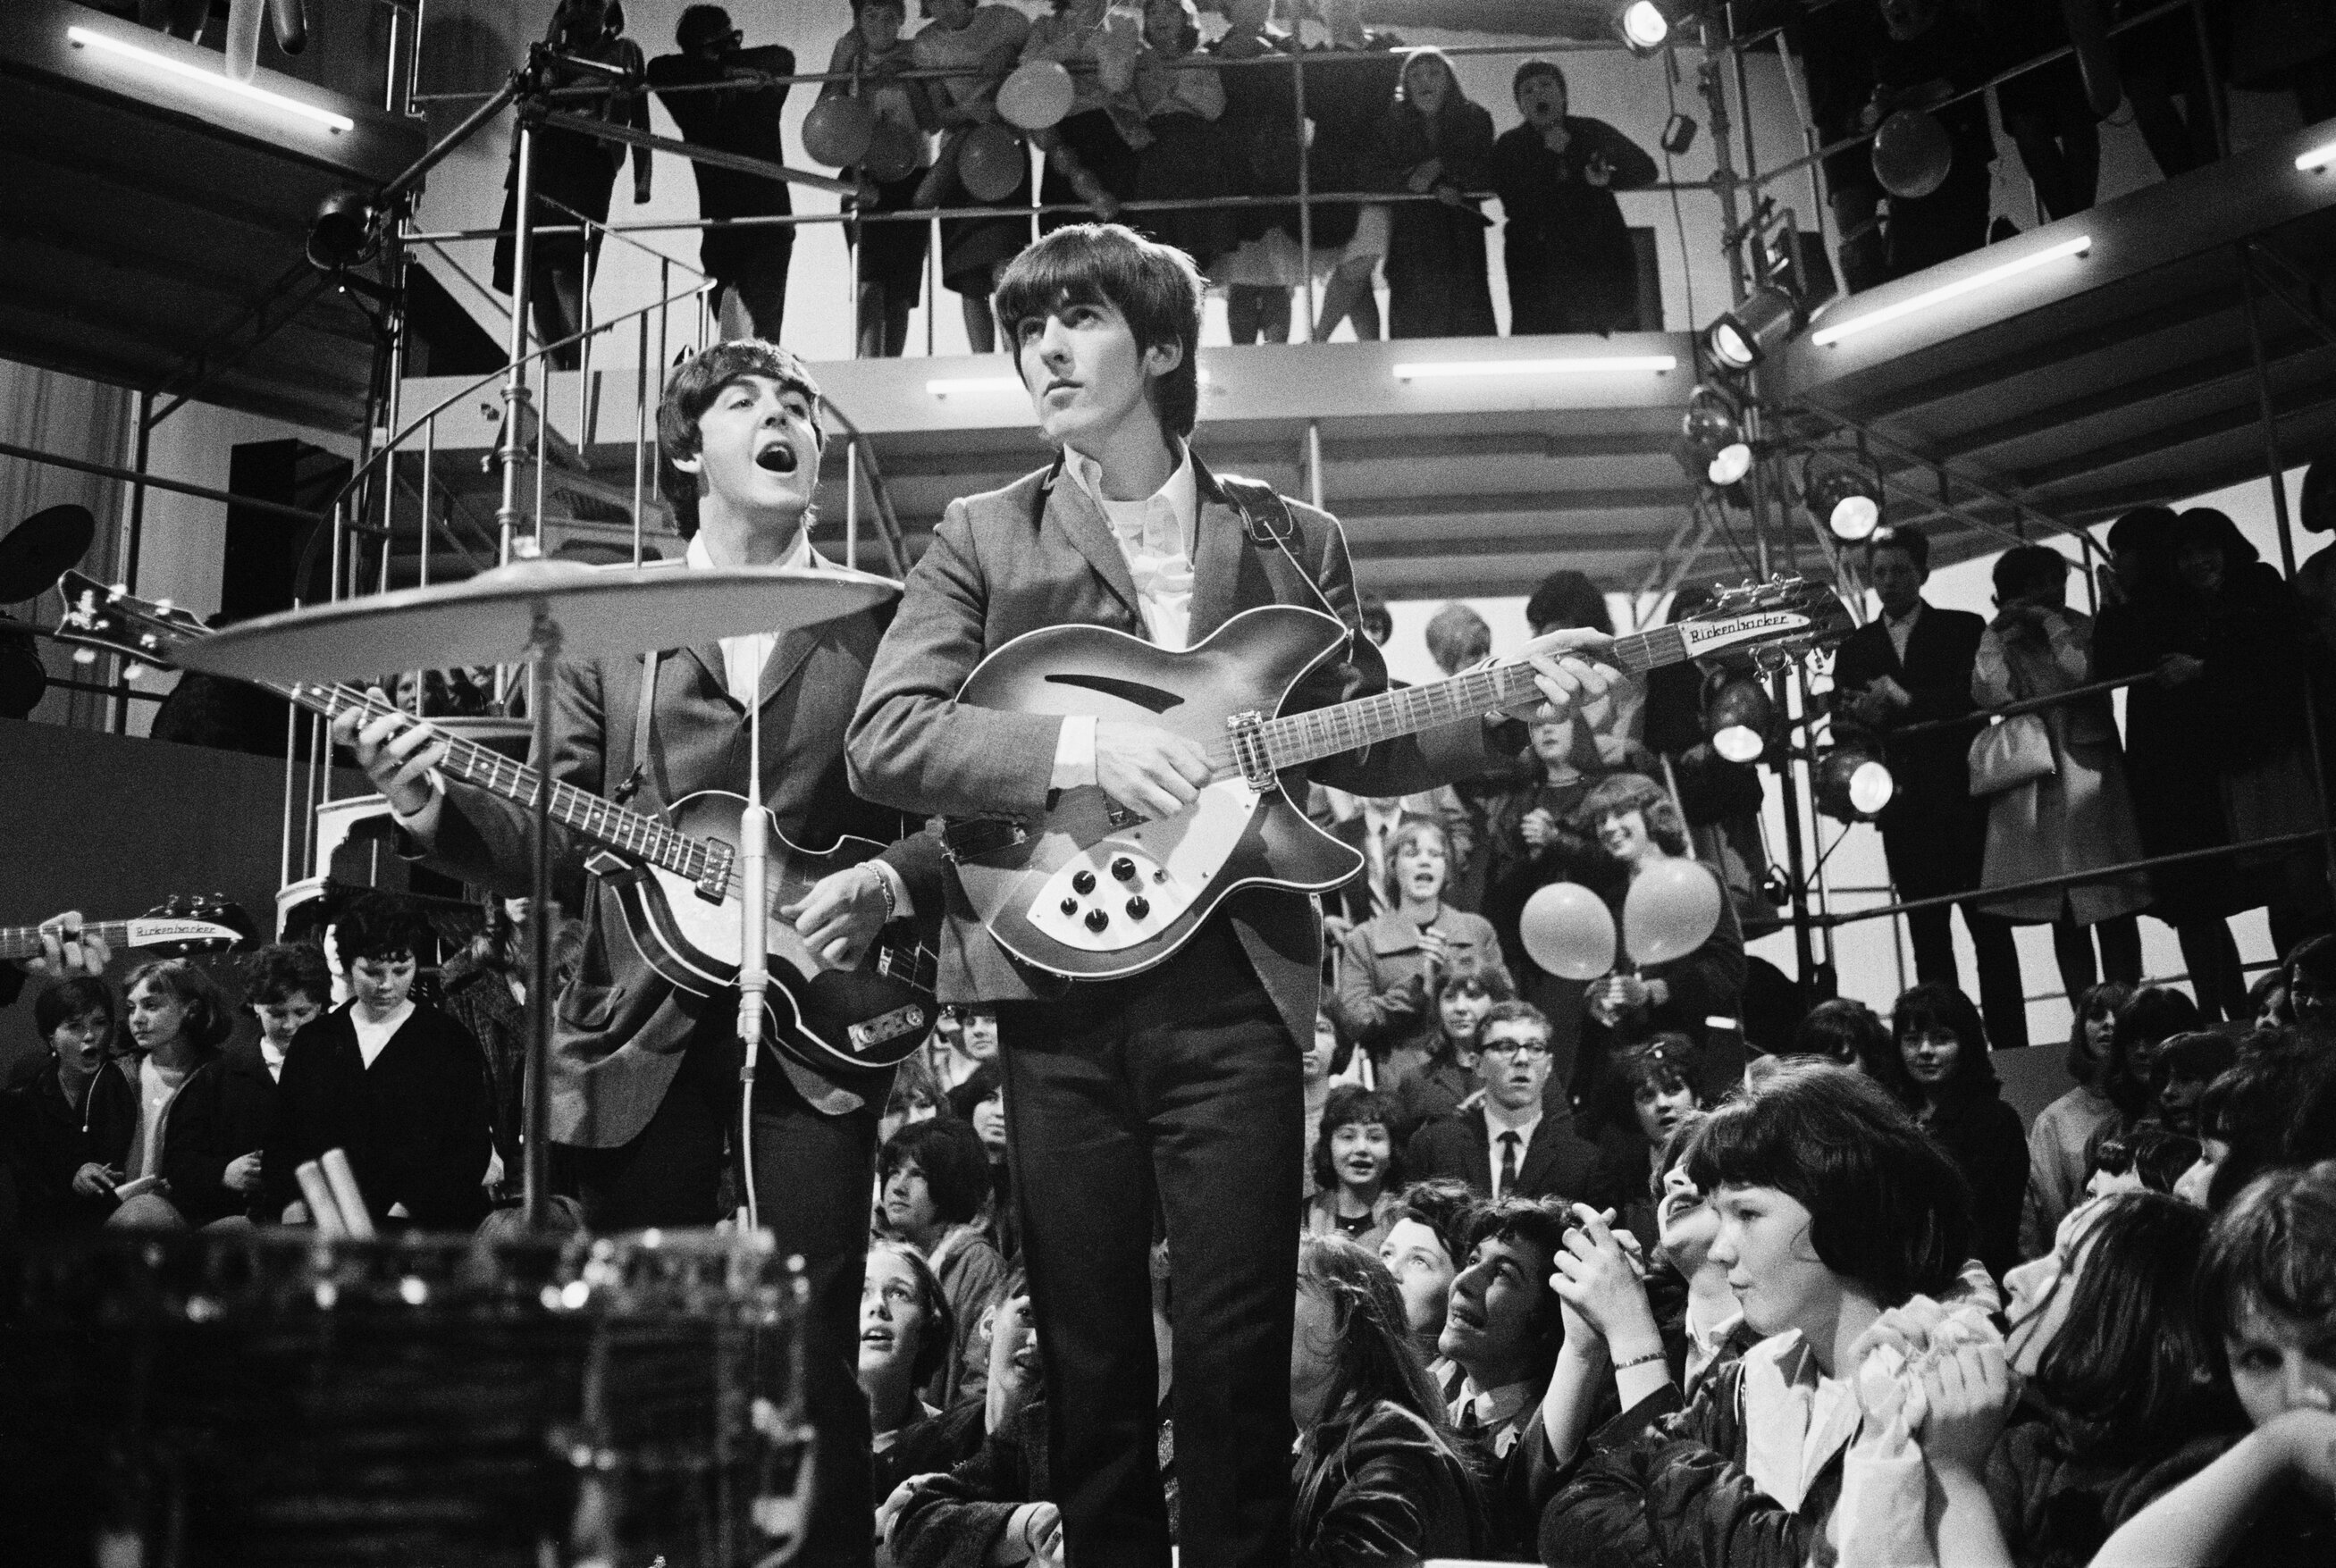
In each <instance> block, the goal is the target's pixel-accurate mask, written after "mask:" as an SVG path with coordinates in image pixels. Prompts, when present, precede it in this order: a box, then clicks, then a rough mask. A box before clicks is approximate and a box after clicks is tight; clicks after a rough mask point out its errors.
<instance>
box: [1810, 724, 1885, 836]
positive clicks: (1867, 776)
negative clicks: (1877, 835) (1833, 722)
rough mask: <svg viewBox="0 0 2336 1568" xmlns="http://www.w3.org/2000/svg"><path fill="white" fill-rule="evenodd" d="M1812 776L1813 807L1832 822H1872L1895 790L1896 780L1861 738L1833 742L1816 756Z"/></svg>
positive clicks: (1871, 747) (1869, 743)
mask: <svg viewBox="0 0 2336 1568" xmlns="http://www.w3.org/2000/svg"><path fill="white" fill-rule="evenodd" d="M1816 775H1817V776H1816V789H1815V793H1816V805H1817V810H1819V811H1821V812H1823V813H1825V815H1827V816H1829V817H1832V818H1833V819H1834V820H1835V821H1836V822H1844V823H1868V822H1872V821H1873V820H1874V818H1875V817H1877V816H1880V815H1881V814H1882V809H1883V807H1884V806H1886V805H1888V804H1889V803H1890V798H1891V796H1893V795H1894V794H1897V793H1898V781H1897V780H1896V779H1893V778H1892V777H1891V776H1890V769H1889V767H1888V765H1885V764H1884V763H1883V760H1882V758H1881V755H1879V753H1878V752H1877V750H1876V749H1875V747H1874V743H1873V742H1871V741H1868V740H1865V739H1864V738H1863V737H1854V738H1851V739H1847V740H1843V741H1840V742H1838V743H1836V744H1835V746H1834V748H1833V749H1832V750H1831V751H1828V752H1826V753H1825V755H1822V756H1820V757H1819V758H1818V759H1817V765H1816Z"/></svg>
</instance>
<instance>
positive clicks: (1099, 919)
mask: <svg viewBox="0 0 2336 1568" xmlns="http://www.w3.org/2000/svg"><path fill="white" fill-rule="evenodd" d="M1109 924H1111V911H1108V910H1089V911H1087V930H1091V931H1099V930H1103V929H1104V927H1105V926H1107V925H1109Z"/></svg>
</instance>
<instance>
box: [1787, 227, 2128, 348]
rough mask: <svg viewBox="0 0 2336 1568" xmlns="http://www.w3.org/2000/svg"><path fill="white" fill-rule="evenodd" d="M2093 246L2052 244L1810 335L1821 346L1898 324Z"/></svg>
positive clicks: (2082, 239) (2082, 240)
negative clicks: (1893, 322) (1871, 328)
mask: <svg viewBox="0 0 2336 1568" xmlns="http://www.w3.org/2000/svg"><path fill="white" fill-rule="evenodd" d="M2092 247H2093V239H2092V236H2091V235H2089V234H2080V235H2078V236H2077V238H2076V239H2063V240H2062V241H2060V243H2059V244H2058V245H2048V246H2046V247H2045V248H2043V249H2041V250H2037V251H2031V252H2030V253H2029V254H2028V255H2026V256H2023V257H2021V258H2019V259H2018V260H2017V261H2007V262H2005V263H2004V264H2003V265H2002V266H2000V267H1990V268H1988V269H1987V270H1986V271H1984V272H1974V273H1972V274H1971V276H1970V277H1968V278H1957V279H1955V281H1953V282H1952V283H1944V284H1941V285H1940V286H1939V287H1936V288H1932V289H1928V290H1926V291H1924V292H1923V293H1921V294H1917V295H1915V296H1914V297H1913V298H1911V299H1902V300H1900V301H1898V303H1896V304H1895V305H1885V306H1883V307H1882V308H1881V309H1879V310H1869V311H1867V312H1866V313H1865V314H1864V315H1863V316H1858V317H1852V318H1850V319H1849V320H1847V321H1842V322H1835V323H1834V324H1833V325H1831V326H1820V327H1818V328H1817V329H1816V331H1815V332H1814V333H1812V334H1810V336H1812V337H1813V338H1815V341H1816V343H1817V345H1818V346H1820V347H1823V346H1826V345H1829V344H1835V343H1839V342H1840V341H1841V340H1842V339H1843V338H1844V337H1847V336H1850V335H1851V334H1852V333H1857V332H1863V331H1864V330H1865V329H1866V328H1867V327H1869V326H1881V325H1882V324H1883V322H1885V321H1895V320H1897V319H1898V318H1899V317H1902V316H1912V315H1913V314H1914V313H1915V312H1916V311H1920V310H1928V309H1930V308H1931V307H1932V306H1934V305H1944V304H1945V303H1946V302H1947V301H1948V300H1950V299H1960V298H1961V297H1963V296H1964V295H1966V294H1971V293H1975V292H1977V291H1978V290H1980V289H1982V288H1986V287H1990V285H1993V284H1998V283H2001V282H2002V281H2003V280H2004V279H2006V278H2017V277H2019V276H2020V274H2021V273H2023V272H2033V271H2034V270H2035V269H2036V268H2039V267H2041V266H2043V265H2044V264H2045V263H2047V262H2050V261H2058V260H2059V259H2060V258H2062V257H2064V256H2081V255H2083V254H2084V253H2085V252H2086V251H2088V250H2089V249H2091V248H2092Z"/></svg>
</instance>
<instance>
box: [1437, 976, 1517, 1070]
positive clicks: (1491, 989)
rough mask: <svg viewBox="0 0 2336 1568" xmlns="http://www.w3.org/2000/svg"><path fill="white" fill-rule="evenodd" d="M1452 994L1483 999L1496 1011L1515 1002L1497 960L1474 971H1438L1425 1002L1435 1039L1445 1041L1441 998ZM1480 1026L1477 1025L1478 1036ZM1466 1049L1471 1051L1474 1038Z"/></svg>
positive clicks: (1511, 984) (1512, 989) (1511, 986)
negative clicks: (1434, 1023)
mask: <svg viewBox="0 0 2336 1568" xmlns="http://www.w3.org/2000/svg"><path fill="white" fill-rule="evenodd" d="M1455 994H1458V995H1461V996H1477V997H1482V998H1484V999H1485V1000H1486V1001H1487V1002H1489V1003H1491V1004H1493V1007H1498V1006H1499V1005H1500V1004H1501V1003H1503V1002H1507V1001H1514V1000H1515V999H1516V995H1517V988H1516V985H1515V983H1514V981H1512V980H1511V979H1509V971H1508V970H1507V969H1504V968H1502V967H1501V963H1500V960H1499V959H1498V958H1497V957H1495V958H1494V959H1493V961H1492V962H1490V963H1488V964H1484V965H1482V966H1480V967H1478V968H1476V969H1437V970H1436V979H1435V983H1434V984H1433V985H1432V986H1431V987H1430V988H1429V991H1428V998H1427V999H1428V1006H1429V1007H1430V1008H1433V1009H1435V1013H1434V1016H1435V1018H1436V1037H1437V1038H1438V1039H1442V1038H1443V1037H1444V998H1446V997H1448V996H1452V995H1455ZM1491 1010H1492V1008H1486V1009H1485V1011H1486V1012H1487V1013H1490V1012H1491ZM1481 1029H1482V1026H1481V1025H1479V1031H1480V1032H1481ZM1469 1045H1470V1047H1471V1048H1474V1047H1475V1039H1474V1038H1473V1037H1472V1038H1471V1039H1470V1041H1469Z"/></svg>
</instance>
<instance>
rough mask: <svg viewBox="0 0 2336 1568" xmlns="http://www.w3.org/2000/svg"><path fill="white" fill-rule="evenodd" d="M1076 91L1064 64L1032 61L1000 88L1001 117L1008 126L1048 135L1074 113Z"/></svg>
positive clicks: (1020, 66)
mask: <svg viewBox="0 0 2336 1568" xmlns="http://www.w3.org/2000/svg"><path fill="white" fill-rule="evenodd" d="M1076 91H1077V90H1076V88H1074V87H1073V86H1072V84H1071V73H1069V72H1068V71H1066V70H1065V69H1064V68H1063V65H1062V63H1061V62H1060V61H1056V60H1032V61H1029V62H1027V63H1024V64H1021V65H1017V66H1016V67H1015V68H1014V73H1013V74H1012V75H1010V76H1008V77H1007V79H1006V80H1005V81H1004V82H1002V83H999V84H998V116H999V118H1001V119H1003V120H1004V121H1005V122H1006V123H1007V124H1008V125H1015V126H1019V127H1020V128H1021V129H1023V130H1025V131H1044V130H1045V129H1046V127H1047V126H1049V125H1053V124H1056V123H1058V122H1060V121H1061V120H1062V118H1063V116H1064V115H1066V114H1068V113H1069V112H1071V100H1072V99H1073V98H1074V97H1075V96H1076Z"/></svg>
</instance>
